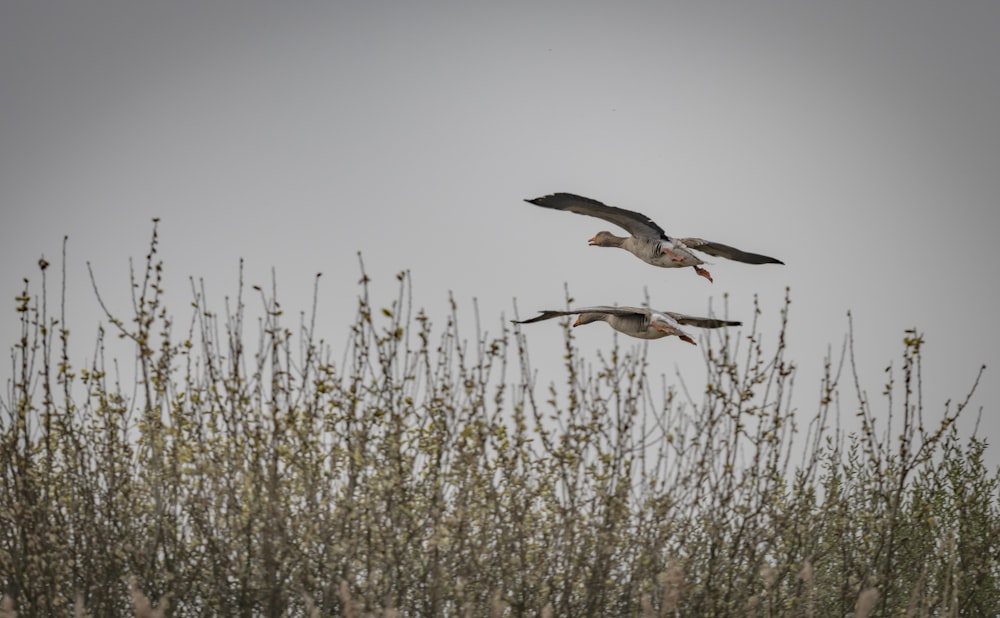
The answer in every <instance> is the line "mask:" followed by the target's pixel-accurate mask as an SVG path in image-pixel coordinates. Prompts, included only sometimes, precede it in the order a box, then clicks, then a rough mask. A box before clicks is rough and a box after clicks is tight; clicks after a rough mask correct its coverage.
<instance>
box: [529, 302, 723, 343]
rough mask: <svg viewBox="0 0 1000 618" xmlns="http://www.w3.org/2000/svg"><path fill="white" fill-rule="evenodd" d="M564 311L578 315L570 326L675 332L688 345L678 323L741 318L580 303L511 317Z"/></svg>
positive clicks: (714, 324) (646, 334)
mask: <svg viewBox="0 0 1000 618" xmlns="http://www.w3.org/2000/svg"><path fill="white" fill-rule="evenodd" d="M566 315H579V317H577V318H576V321H575V322H573V326H574V327H576V326H581V325H583V324H590V323H591V322H597V321H601V320H603V321H604V322H607V323H608V324H609V325H610V326H611V328H613V329H615V330H616V331H618V332H620V333H624V334H626V335H629V336H631V337H637V338H639V339H660V338H662V337H668V336H670V335H677V336H678V337H679V338H680V339H681V340H682V341H686V342H688V343H690V344H692V345H698V344H697V343H695V341H694V339H693V338H692V337H691V335H689V334H688V333H686V332H684V331H683V330H681V325H682V324H683V325H685V326H698V327H700V328H720V327H723V326H739V325H741V324H742V322H733V321H729V320H717V319H715V318H697V317H694V316H690V315H684V314H683V313H674V312H672V311H654V310H652V309H645V308H642V307H610V306H607V305H600V306H596V307H580V308H578V309H573V310H572V311H550V310H545V311H541V312H539V315H537V316H535V317H533V318H531V319H529V320H520V321H518V320H511V321H512V322H514V323H515V324H531V323H533V322H541V321H542V320H550V319H552V318H558V317H562V316H566Z"/></svg>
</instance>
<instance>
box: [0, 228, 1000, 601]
mask: <svg viewBox="0 0 1000 618" xmlns="http://www.w3.org/2000/svg"><path fill="white" fill-rule="evenodd" d="M157 243H158V239H157V236H156V232H155V228H154V234H153V240H152V243H151V247H150V252H149V254H148V255H147V257H146V262H145V268H144V270H143V271H142V272H141V274H139V275H136V276H134V277H133V282H132V283H133V291H134V314H133V315H132V316H130V317H129V319H128V320H126V319H121V318H117V317H113V316H111V315H110V314H109V319H110V323H111V325H112V327H113V329H114V330H115V331H117V333H116V334H118V335H119V336H120V337H123V338H124V339H125V340H127V341H130V342H131V343H132V345H133V347H134V350H135V363H136V364H135V373H136V376H137V378H136V379H135V380H134V384H132V383H131V381H126V383H125V384H124V385H123V384H122V379H121V377H120V373H121V372H120V371H119V370H118V368H117V365H116V363H115V362H113V361H112V362H109V360H108V359H106V358H105V353H104V348H105V337H106V336H107V333H105V332H104V331H101V332H100V333H99V334H98V337H97V345H96V348H95V356H94V360H93V361H92V362H90V363H89V364H88V365H87V366H86V367H82V368H79V369H78V368H75V367H73V366H72V365H71V363H70V360H69V354H68V340H69V332H68V331H67V330H66V329H65V328H64V326H63V324H65V315H64V313H65V307H64V306H60V315H59V317H58V318H55V317H53V316H52V315H50V313H49V307H48V305H47V299H46V294H45V274H46V270H45V267H46V266H47V264H42V275H43V284H42V293H41V295H40V296H32V294H31V290H30V288H29V284H28V282H27V280H26V281H25V287H24V291H23V292H22V293H21V295H20V296H19V297H18V299H17V311H18V314H19V319H20V326H21V338H20V340H19V341H18V342H17V343H16V344H15V346H14V348H13V351H12V355H11V359H12V366H11V367H12V374H11V378H10V380H9V381H8V385H7V390H6V393H5V397H4V400H3V401H2V402H0V441H2V442H0V445H2V457H0V467H2V473H0V505H2V506H0V591H2V593H3V595H4V600H3V603H4V605H3V607H2V609H0V615H4V616H9V615H14V613H15V611H16V615H18V616H22V617H23V616H51V615H66V614H70V613H75V615H81V616H82V615H87V614H89V615H95V616H107V615H127V614H134V615H138V616H156V615H177V616H201V615H219V616H255V615H268V616H281V615H309V616H314V615H315V616H318V615H331V616H337V615H339V616H364V615H374V616H402V615H408V616H487V615H489V616H612V615H614V616H628V615H636V616H681V615H685V616H691V615H697V616H731V615H747V616H751V615H756V616H784V615H800V616H843V615H858V616H865V615H869V614H870V615H876V616H931V615H934V616H938V615H970V616H973V615H988V614H991V613H992V612H993V611H995V608H997V607H1000V566H998V558H1000V478H998V475H997V474H996V473H995V472H994V473H992V474H991V473H990V472H989V471H987V470H986V469H985V467H984V465H983V452H984V449H985V448H986V444H985V442H983V441H982V440H979V439H977V438H975V437H972V438H970V439H968V440H966V441H964V442H963V441H962V440H960V439H959V437H958V435H957V433H956V431H955V429H954V421H955V419H956V418H957V417H958V415H959V414H960V413H961V412H962V410H963V408H965V404H966V403H967V402H968V398H966V400H965V402H963V403H962V404H961V405H958V406H955V407H950V406H948V407H946V409H945V411H944V413H943V415H942V416H941V417H940V418H939V419H937V420H934V421H931V420H930V419H928V418H925V414H924V411H923V408H922V402H921V400H920V380H921V376H920V359H921V345H922V343H923V338H922V336H921V335H920V334H918V333H916V332H915V331H907V333H906V338H905V341H904V353H903V360H902V364H901V367H900V369H899V371H900V373H901V378H900V379H899V380H897V379H896V378H895V377H894V374H895V370H892V369H890V372H889V376H890V381H889V383H888V384H887V385H886V390H885V392H884V393H883V395H884V397H883V402H884V403H885V406H884V409H880V411H878V412H876V411H875V410H874V409H873V405H872V403H871V402H870V401H869V400H868V398H867V395H866V394H865V393H864V392H863V391H862V390H861V389H860V387H859V386H858V383H859V380H858V378H857V376H856V375H854V376H853V378H854V379H853V385H851V384H848V388H850V387H851V386H853V390H854V393H853V397H848V398H845V399H846V400H849V401H852V402H853V403H845V402H844V401H842V387H841V379H842V375H843V373H844V368H845V366H846V367H847V368H848V370H849V371H850V370H852V369H853V367H854V364H853V361H852V358H851V355H852V354H853V347H854V346H853V342H850V341H847V342H845V348H844V351H843V352H842V353H841V355H840V357H839V359H836V360H835V359H833V358H831V359H828V362H827V364H826V372H825V380H824V385H823V389H822V392H821V394H820V400H819V402H818V403H817V405H816V407H815V409H814V410H813V411H812V413H811V414H809V415H808V416H807V418H806V422H805V424H804V425H803V426H801V427H800V425H799V422H800V413H799V412H798V411H797V410H796V409H795V408H793V407H792V405H791V394H792V386H793V381H794V376H795V366H794V364H793V363H792V362H790V361H788V360H787V359H786V358H785V356H784V353H785V340H784V333H785V321H786V319H787V317H788V307H789V305H788V303H787V301H786V305H785V309H784V310H783V311H782V315H781V330H780V334H779V336H778V338H777V340H776V341H775V342H770V343H769V342H768V341H766V340H765V338H764V337H763V335H762V334H761V333H760V330H759V328H758V318H759V315H760V312H759V311H758V312H757V315H755V317H754V320H753V323H752V325H750V327H749V333H744V334H740V335H737V334H733V333H730V332H717V333H714V334H713V336H711V337H704V338H703V339H702V347H703V349H704V361H705V369H706V374H707V376H708V381H707V384H708V386H707V388H706V391H705V393H704V396H703V398H702V399H701V401H698V402H696V401H695V399H694V398H693V397H691V396H690V395H688V396H684V393H686V390H685V389H684V388H681V390H680V391H678V390H676V389H674V388H672V387H671V388H666V387H663V388H659V389H657V388H656V387H654V385H653V384H652V382H651V381H650V379H649V377H648V375H647V369H648V368H647V362H646V347H645V344H642V345H635V346H633V347H631V348H625V349H623V348H620V347H619V345H618V343H617V339H616V340H615V345H614V346H613V347H612V348H611V349H610V351H609V352H608V353H607V354H602V355H600V356H599V357H598V358H597V359H596V362H593V363H591V362H589V361H588V360H586V359H584V358H582V357H581V354H580V353H579V351H578V349H577V347H576V343H575V340H574V337H573V332H572V329H571V328H569V327H568V325H564V327H563V328H564V331H565V336H564V342H565V356H564V368H563V369H564V371H563V375H564V381H563V382H562V383H561V384H559V385H550V386H548V387H547V388H545V387H541V388H539V387H538V386H537V385H536V384H535V374H534V373H533V371H532V369H531V365H530V363H529V356H528V348H527V341H526V339H525V337H524V336H523V335H522V334H521V333H520V331H519V330H516V329H515V330H511V328H512V327H510V326H508V325H506V324H503V323H501V325H500V330H499V334H498V335H496V336H489V335H487V334H484V333H483V332H482V330H481V328H480V327H479V323H478V317H477V321H476V328H475V333H474V334H473V336H472V337H471V338H469V339H466V338H463V337H462V336H461V334H460V332H459V320H458V311H457V307H456V304H455V303H454V301H452V304H451V311H450V313H449V314H448V315H446V316H445V317H444V325H443V327H442V328H441V329H440V330H435V328H434V326H433V324H432V320H431V319H430V317H429V316H427V315H425V313H424V312H423V311H421V310H417V311H416V312H414V310H413V308H412V302H411V297H410V287H409V277H408V275H407V274H406V273H400V274H399V276H398V279H399V291H398V296H397V297H396V298H395V300H394V301H393V302H391V303H390V304H389V306H387V307H385V308H380V309H379V308H376V305H373V303H372V302H371V300H370V297H369V284H370V282H369V279H368V277H367V276H365V275H364V268H363V265H362V279H361V282H360V295H359V298H358V308H357V317H356V319H355V321H354V323H353V325H352V326H351V328H350V337H349V343H348V344H347V347H346V349H345V350H344V352H343V356H342V358H341V360H340V362H339V363H337V362H335V358H334V355H333V352H332V351H331V349H330V347H329V346H328V345H327V344H326V343H325V342H324V341H322V340H319V339H317V338H316V337H315V335H314V332H315V321H316V315H317V311H316V307H315V303H314V306H313V308H312V313H311V316H309V317H308V319H303V320H301V322H300V324H299V325H298V326H297V327H295V328H291V327H288V326H286V325H285V316H284V315H283V312H282V309H281V307H280V305H279V303H278V301H277V299H276V298H275V295H274V293H273V292H272V293H270V294H268V293H266V292H264V291H263V290H260V289H256V288H255V289H254V290H253V293H254V294H255V295H258V296H259V297H260V302H261V304H262V307H263V310H262V315H261V316H260V317H259V319H258V322H257V327H258V328H257V331H258V332H257V333H256V334H255V337H256V347H255V348H253V349H252V350H248V349H247V347H245V346H246V345H247V344H248V342H249V340H250V336H249V335H248V334H247V332H246V331H247V326H246V320H247V308H246V305H245V304H244V303H245V298H244V297H245V296H246V295H248V294H249V293H250V292H249V291H247V290H244V289H243V283H242V281H241V282H240V292H239V294H238V296H237V298H236V300H235V306H234V307H232V308H227V311H226V314H225V315H224V316H219V315H217V314H215V313H213V312H212V311H210V310H209V308H208V307H207V306H206V304H207V303H206V301H205V293H204V290H203V289H200V288H199V287H197V286H192V288H193V289H192V294H193V302H192V304H193V312H192V315H191V319H190V322H188V325H187V328H186V331H184V332H183V333H182V334H181V335H180V336H178V335H177V327H176V325H175V322H174V321H173V318H172V317H171V316H169V315H167V312H166V310H165V308H164V290H163V289H162V278H161V275H162V264H161V262H160V261H159V258H158V256H157ZM64 259H65V258H64ZM64 272H65V267H64ZM64 276H65V275H64ZM96 291H97V289H96V286H95V292H96ZM659 343H661V344H662V343H663V342H659ZM667 345H669V342H668V343H667ZM769 350H770V351H769ZM977 382H978V378H977ZM973 390H974V388H973ZM970 395H971V392H970ZM900 398H901V399H902V405H900V404H899V399H900ZM852 411H853V412H855V413H856V414H857V415H858V416H859V417H860V420H861V426H862V431H861V432H859V433H857V434H853V433H851V434H847V435H844V434H842V433H841V432H840V431H839V430H836V429H834V430H831V429H830V424H831V423H835V422H836V421H837V419H839V418H840V416H841V415H842V414H844V413H850V412H852ZM925 423H927V424H926V425H925ZM835 426H836V427H839V423H835ZM150 599H153V600H155V603H153V602H151V601H150Z"/></svg>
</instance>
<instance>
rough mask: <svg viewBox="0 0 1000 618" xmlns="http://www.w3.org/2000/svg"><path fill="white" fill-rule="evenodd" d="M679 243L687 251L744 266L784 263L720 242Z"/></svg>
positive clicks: (697, 239) (684, 241)
mask: <svg viewBox="0 0 1000 618" xmlns="http://www.w3.org/2000/svg"><path fill="white" fill-rule="evenodd" d="M680 241H681V242H682V243H684V245H685V246H687V247H688V248H689V249H696V250H698V251H701V252H702V253H707V254H709V255H714V256H715V257H721V258H726V259H727V260H734V261H737V262H744V263H746V264H784V262H782V261H781V260H779V259H777V258H773V257H769V256H767V255H761V254H759V253H750V252H748V251H741V250H739V249H737V248H736V247H730V246H729V245H724V244H722V243H721V242H711V241H708V240H703V239H701V238H681V239H680Z"/></svg>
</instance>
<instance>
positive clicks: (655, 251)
mask: <svg viewBox="0 0 1000 618" xmlns="http://www.w3.org/2000/svg"><path fill="white" fill-rule="evenodd" d="M524 201H526V202H528V203H529V204H535V205H536V206H541V207H543V208H552V209H555V210H568V211H569V212H575V213H577V214H578V215H590V216H591V217H597V218H598V219H604V220H605V221H608V222H609V223H614V224H615V225H617V226H619V227H621V228H624V229H625V231H627V232H628V233H629V234H631V236H629V237H626V238H622V237H620V236H615V235H614V234H612V233H611V232H598V233H597V234H596V235H595V236H594V237H593V238H591V239H590V241H589V244H590V245H593V246H597V247H620V248H622V249H625V250H626V251H628V252H630V253H632V254H633V255H635V256H636V257H637V258H639V259H640V260H642V261H643V262H646V263H648V264H652V265H653V266H662V267H663V268H683V267H686V266H692V267H693V268H694V270H695V272H696V273H698V274H699V275H701V276H702V277H705V278H706V279H708V280H709V281H712V275H711V273H709V272H708V271H707V270H705V269H704V268H701V266H700V265H701V264H704V263H705V262H704V261H702V260H701V259H700V258H699V257H698V256H697V255H695V254H694V253H692V252H691V249H697V250H698V251H701V252H703V253H707V254H709V255H714V256H716V257H723V258H726V259H730V260H736V261H737V262H745V263H747V264H784V262H782V261H781V260H778V259H775V258H773V257H768V256H766V255H760V254H758V253H747V252H746V251H740V250H739V249H736V248H734V247H730V246H729V245H724V244H722V243H718V242H710V241H707V240H702V239H701V238H671V237H670V236H667V233H666V232H664V231H663V228H661V227H660V226H659V225H657V224H656V223H655V222H654V221H653V220H652V219H650V218H649V217H647V216H646V215H644V214H641V213H638V212H633V211H631V210H625V209H624V208H618V207H616V206H608V205H607V204H602V203H601V202H598V201H597V200H592V199H590V198H587V197H583V196H580V195H574V194H572V193H553V194H552V195H545V196H543V197H536V198H535V199H533V200H524Z"/></svg>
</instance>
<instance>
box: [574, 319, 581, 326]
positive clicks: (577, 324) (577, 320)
mask: <svg viewBox="0 0 1000 618" xmlns="http://www.w3.org/2000/svg"><path fill="white" fill-rule="evenodd" d="M579 325H580V318H577V319H576V321H575V322H573V328H576V327H577V326H579Z"/></svg>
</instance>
